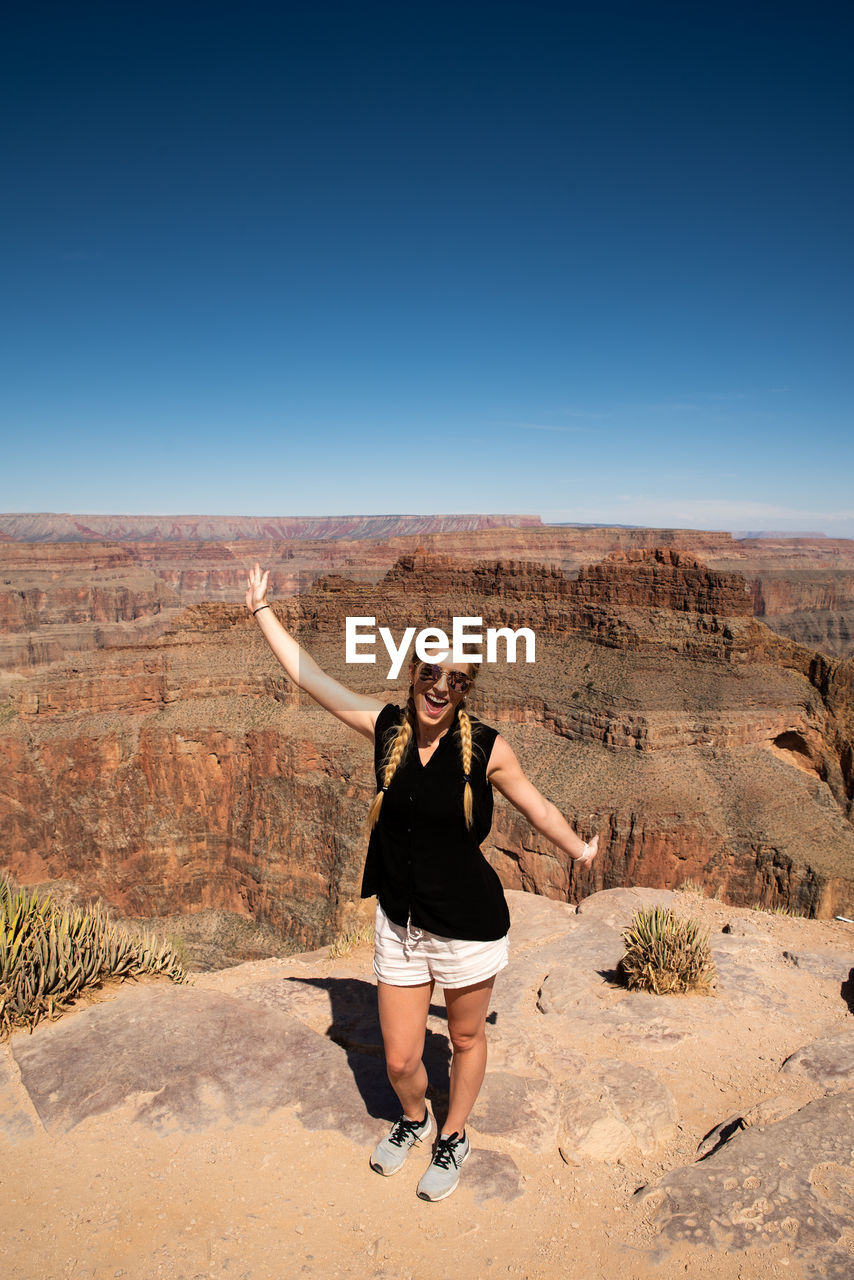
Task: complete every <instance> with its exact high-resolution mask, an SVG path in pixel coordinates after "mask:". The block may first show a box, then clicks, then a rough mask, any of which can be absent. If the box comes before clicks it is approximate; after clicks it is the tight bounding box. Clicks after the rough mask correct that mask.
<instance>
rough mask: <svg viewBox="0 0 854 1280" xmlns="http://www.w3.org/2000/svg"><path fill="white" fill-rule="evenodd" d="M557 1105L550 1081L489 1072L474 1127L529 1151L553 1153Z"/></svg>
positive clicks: (476, 1112)
mask: <svg viewBox="0 0 854 1280" xmlns="http://www.w3.org/2000/svg"><path fill="white" fill-rule="evenodd" d="M558 1102H559V1096H558V1091H557V1089H556V1088H555V1086H554V1084H553V1083H552V1082H551V1081H550V1080H543V1079H537V1078H535V1077H526V1076H516V1075H513V1074H511V1073H510V1072H509V1071H487V1073H486V1077H485V1079H484V1082H483V1087H482V1089H481V1091H480V1095H479V1097H478V1099H477V1102H476V1103H475V1105H474V1109H473V1110H472V1113H471V1123H472V1125H473V1126H474V1128H475V1129H477V1130H478V1131H479V1132H480V1133H490V1134H496V1135H500V1136H501V1137H502V1138H505V1139H507V1140H508V1141H509V1142H512V1143H514V1144H516V1145H518V1146H520V1147H524V1148H525V1149H526V1150H529V1151H535V1152H546V1151H554V1148H555V1140H556V1136H557V1128H558V1118H559V1105H558Z"/></svg>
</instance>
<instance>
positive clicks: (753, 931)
mask: <svg viewBox="0 0 854 1280" xmlns="http://www.w3.org/2000/svg"><path fill="white" fill-rule="evenodd" d="M721 933H726V934H732V936H733V937H735V938H757V939H760V938H761V939H762V940H763V941H764V940H765V939H767V937H768V934H767V933H766V932H765V930H764V929H762V928H760V926H759V925H758V924H757V923H756V921H755V920H729V921H728V922H727V923H726V924H725V925H724V927H723V928H722V929H721Z"/></svg>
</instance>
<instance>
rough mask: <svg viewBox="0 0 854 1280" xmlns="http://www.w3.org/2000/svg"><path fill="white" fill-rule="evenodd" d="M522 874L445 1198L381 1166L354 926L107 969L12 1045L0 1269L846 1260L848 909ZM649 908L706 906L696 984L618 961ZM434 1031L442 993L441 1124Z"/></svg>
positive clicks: (853, 1160)
mask: <svg viewBox="0 0 854 1280" xmlns="http://www.w3.org/2000/svg"><path fill="white" fill-rule="evenodd" d="M509 898H510V902H511V914H512V918H513V927H512V931H511V939H512V959H511V963H510V966H509V968H508V969H507V970H505V971H504V972H503V973H502V974H501V975H500V977H499V978H498V980H497V983H496V989H495V994H494V1000H493V1005H492V1012H491V1014H490V1018H489V1021H490V1024H491V1025H490V1028H489V1037H490V1046H491V1047H490V1063H489V1069H488V1073H487V1077H486V1081H485V1084H484V1088H483V1091H482V1093H481V1096H480V1098H479V1099H478V1102H477V1105H476V1107H475V1110H474V1112H473V1114H472V1117H471V1121H470V1126H469V1127H470V1133H471V1137H472V1139H473V1154H472V1158H471V1160H470V1161H469V1162H468V1163H467V1165H466V1167H465V1170H464V1173H463V1179H462V1182H461V1185H460V1188H459V1190H458V1192H457V1194H456V1195H455V1196H454V1197H453V1198H452V1199H451V1200H450V1201H447V1202H443V1204H442V1205H441V1206H437V1205H427V1204H424V1203H423V1202H420V1201H419V1200H417V1199H416V1197H415V1195H414V1186H415V1182H416V1181H417V1179H418V1177H419V1176H420V1173H421V1172H422V1169H423V1166H424V1164H425V1162H426V1159H427V1153H426V1152H420V1151H417V1152H415V1153H413V1155H412V1157H411V1158H410V1161H409V1163H408V1164H407V1166H406V1168H405V1169H404V1171H403V1173H402V1176H401V1177H400V1178H396V1179H394V1180H393V1182H392V1181H388V1180H382V1179H379V1178H378V1177H377V1176H376V1175H375V1174H374V1173H372V1172H371V1170H370V1169H369V1167H368V1163H367V1151H368V1150H369V1149H370V1147H371V1146H372V1145H373V1143H374V1142H375V1141H376V1140H377V1139H378V1137H379V1136H380V1135H381V1134H382V1133H383V1131H384V1130H385V1129H386V1127H387V1125H388V1122H389V1120H390V1119H392V1118H393V1117H394V1116H395V1114H396V1106H395V1099H394V1096H393V1094H392V1093H391V1091H390V1089H389V1087H388V1085H387V1083H386V1081H385V1077H384V1071H383V1066H382V1059H381V1043H380V1037H379V1032H378V1028H377V1021H376V993H375V990H374V983H373V978H372V974H371V965H370V951H369V948H367V947H365V946H363V947H361V948H357V949H356V950H354V951H353V952H351V953H350V954H349V955H348V956H345V957H343V958H338V959H331V958H330V957H329V955H328V953H327V952H315V953H313V954H310V955H301V956H294V957H289V958H287V959H285V960H267V961H261V962H256V963H253V964H245V965H241V966H237V967H235V968H232V969H228V970H224V971H221V972H220V973H218V974H206V975H203V976H199V977H198V978H197V980H196V982H195V984H194V985H193V986H191V987H170V986H166V985H161V984H156V983H152V984H149V985H145V986H142V987H137V988H134V987H123V988H119V989H117V990H115V991H113V992H111V993H109V997H110V998H108V999H105V1000H102V1001H101V1002H99V1003H96V1004H93V1005H91V1006H90V1007H88V1008H86V1009H82V1010H79V1011H77V1012H74V1013H72V1014H70V1015H67V1016H66V1017H65V1018H63V1019H62V1021H61V1022H59V1023H57V1024H47V1025H42V1026H40V1027H38V1028H37V1029H36V1031H35V1032H34V1034H32V1035H31V1036H28V1035H25V1034H17V1035H15V1036H14V1037H13V1039H12V1041H11V1042H10V1044H7V1045H5V1046H3V1053H2V1057H0V1142H2V1146H3V1166H2V1167H3V1169H4V1174H5V1178H4V1183H5V1187H6V1191H5V1193H4V1216H5V1218H6V1230H5V1232H4V1237H5V1240H4V1251H5V1271H6V1274H8V1275H10V1276H17V1277H24V1276H27V1277H30V1276H34V1275H36V1274H38V1275H39V1276H44V1277H48V1276H57V1277H58V1276H60V1275H63V1276H73V1277H75V1278H81V1280H82V1277H101V1276H124V1277H126V1278H128V1280H130V1278H132V1277H139V1278H140V1280H142V1278H143V1277H145V1278H146V1280H148V1278H149V1277H152V1276H157V1275H163V1276H168V1277H170V1278H171V1277H174V1280H181V1277H186V1278H187V1280H190V1277H193V1278H200V1277H202V1276H205V1277H207V1276H239V1277H241V1278H242V1280H267V1278H268V1277H270V1278H272V1277H276V1278H278V1277H280V1276H281V1275H282V1274H289V1275H298V1274H309V1275H315V1276H318V1277H321V1276H322V1277H329V1276H342V1277H344V1276H350V1277H354V1278H355V1277H368V1276H370V1277H380V1276H383V1277H389V1278H390V1277H401V1278H403V1277H420V1276H425V1277H426V1276H427V1275H431V1276H436V1275H445V1274H448V1275H450V1274H459V1272H458V1271H456V1272H455V1271H454V1270H453V1267H454V1261H453V1260H454V1258H455V1257H456V1258H457V1259H458V1258H459V1256H460V1251H464V1252H465V1257H466V1260H467V1262H466V1268H465V1270H464V1273H465V1274H467V1275H479V1276H488V1275H498V1274H501V1275H506V1274H508V1273H510V1274H516V1275H518V1276H527V1277H529V1280H533V1278H534V1277H543V1278H545V1277H552V1276H554V1275H557V1274H576V1275H581V1276H585V1277H586V1276H588V1275H589V1276H593V1275H596V1276H600V1275H602V1276H608V1277H611V1276H613V1275H617V1274H619V1275H622V1276H625V1277H637V1278H643V1280H645V1278H646V1277H649V1276H652V1274H653V1273H654V1274H655V1275H656V1277H658V1278H659V1280H661V1278H664V1280H669V1278H670V1277H675V1276H677V1275H684V1274H685V1272H686V1271H689V1272H691V1273H693V1274H698V1273H700V1272H702V1273H703V1274H704V1275H711V1276H713V1277H716V1278H717V1280H729V1278H730V1277H731V1278H732V1280H735V1277H741V1278H742V1280H754V1278H755V1280H759V1277H768V1276H770V1275H772V1274H773V1275H777V1274H783V1273H785V1274H786V1275H787V1276H792V1277H804V1278H812V1277H818V1276H823V1277H826V1278H835V1280H843V1278H846V1280H847V1278H850V1276H851V1274H852V1257H854V1254H852V1244H854V1197H852V1194H851V1193H852V1190H854V1094H852V1092H851V1085H852V1080H854V1024H852V1019H851V1010H852V1007H854V969H852V968H851V967H850V966H851V960H852V957H851V937H852V929H851V926H849V925H845V924H843V923H838V922H831V921H828V922H821V921H807V920H799V919H791V918H786V917H781V916H776V915H772V914H765V913H758V912H751V911H748V910H740V909H737V908H731V907H725V906H723V905H722V904H720V903H717V902H714V901H711V900H707V899H703V898H701V897H699V896H698V895H695V894H686V893H679V894H672V893H669V892H667V891H663V890H646V889H615V890H608V891H605V892H601V893H597V894H594V895H593V896H591V897H589V898H587V899H586V900H585V901H584V902H583V903H582V904H581V906H580V907H579V908H578V910H576V909H575V908H574V907H572V906H569V905H567V904H565V903H558V902H552V901H549V900H547V899H543V898H539V897H536V896H533V895H529V894H523V893H510V894H509ZM650 903H657V904H672V905H674V907H675V908H676V910H677V911H678V912H679V914H682V915H692V916H696V917H700V918H701V919H702V921H703V923H704V925H705V926H706V927H708V928H709V930H710V931H711V941H712V948H713V954H714V958H715V962H716V967H717V974H718V978H717V985H716V987H715V990H714V992H713V994H712V995H711V996H708V997H701V996H685V997H655V996H651V995H646V994H640V993H629V992H627V991H626V990H625V989H623V988H622V987H620V986H619V985H618V984H617V983H616V981H615V967H616V965H617V962H618V960H619V958H620V955H621V954H622V941H621V930H622V928H623V927H624V926H625V925H626V924H627V923H628V922H629V920H630V918H631V915H632V913H633V911H634V910H635V909H637V907H638V906H640V905H643V904H650ZM446 1031H447V1028H446V1023H445V1017H444V1007H443V1004H442V1001H441V997H440V996H439V993H438V992H437V993H436V997H435V1001H434V1003H433V1005H431V1009H430V1019H429V1025H428V1032H427V1042H426V1048H425V1062H426V1064H427V1066H428V1072H429V1076H430V1100H431V1105H432V1108H433V1111H434V1114H435V1115H436V1117H437V1119H438V1120H439V1122H440V1123H441V1121H442V1118H443V1108H444V1105H445V1101H446V1096H447V1073H448V1063H449V1056H450V1054H449V1046H448V1039H447V1034H446ZM283 1266H284V1267H285V1270H284V1271H283V1270H282V1268H283ZM769 1268H770V1269H769ZM780 1268H786V1270H785V1272H783V1271H782V1270H780Z"/></svg>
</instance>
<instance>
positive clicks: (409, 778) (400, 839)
mask: <svg viewBox="0 0 854 1280" xmlns="http://www.w3.org/2000/svg"><path fill="white" fill-rule="evenodd" d="M403 714H404V713H403V711H402V709H401V708H400V707H395V706H386V707H384V708H383V709H382V711H381V712H380V714H379V716H378V717H377V723H376V730H375V733H376V738H375V746H374V768H375V770H376V774H377V788H378V789H379V788H380V787H382V768H381V766H382V762H383V759H384V757H385V754H386V750H387V748H388V744H389V740H393V738H394V734H395V732H396V730H397V728H398V726H399V725H400V722H401V719H402V716H403ZM470 719H471V727H472V761H471V779H470V781H471V789H472V797H473V801H474V805H473V818H474V826H473V828H472V830H469V829H468V828H467V827H466V821H465V816H464V813H463V788H464V786H465V779H464V777H463V762H462V753H461V750H460V738H459V730H458V727H457V716H456V715H455V716H454V722H453V724H452V725H451V728H450V729H449V730H448V732H447V733H446V734H445V735H444V736H443V737H442V738H441V739H440V740H439V745H438V746H437V747H436V750H435V752H434V753H433V756H432V757H431V759H430V760H429V761H428V762H427V764H422V763H421V758H420V756H419V754H418V748H417V746H416V743H415V738H414V735H413V737H412V738H411V739H410V741H409V745H408V747H407V749H406V752H405V754H404V757H403V759H402V760H401V762H400V764H399V765H398V766H397V769H396V770H395V774H394V777H393V778H392V780H391V784H390V786H389V789H388V791H387V792H386V794H385V798H384V800H383V803H382V809H381V810H380V817H379V820H378V822H377V825H376V826H375V827H374V829H373V831H372V833H371V840H370V844H369V846H368V856H367V860H366V862H365V870H364V875H363V877H362V897H363V898H368V897H371V895H373V894H376V895H377V896H378V898H379V901H380V904H381V906H382V908H383V910H384V911H385V913H386V915H387V916H388V918H389V919H390V920H393V921H394V923H395V924H397V925H400V926H401V927H402V928H406V923H407V919H409V918H410V916H411V919H412V926H413V928H416V929H427V930H428V931H429V932H430V933H436V934H438V935H439V936H440V937H443V938H459V939H461V940H462V939H469V940H472V941H476V942H492V941H495V940H497V939H498V938H503V937H504V935H505V933H506V932H507V930H508V929H509V927H510V913H509V911H508V910H507V902H506V900H505V898H504V890H503V889H502V887H501V881H500V880H499V878H498V875H497V874H496V872H495V871H494V870H493V868H492V867H491V866H490V865H489V863H488V862H487V860H486V858H485V857H484V856H483V853H482V852H481V849H480V845H481V842H482V841H483V840H485V839H486V837H487V835H488V834H489V828H490V827H491V825H492V787H491V786H490V785H489V783H488V782H487V780H486V766H487V763H488V761H489V755H490V752H491V751H492V745H493V743H494V742H495V739H496V738H497V737H498V730H497V729H492V728H490V727H489V726H488V725H485V724H482V723H481V722H480V721H479V720H475V719H474V717H470Z"/></svg>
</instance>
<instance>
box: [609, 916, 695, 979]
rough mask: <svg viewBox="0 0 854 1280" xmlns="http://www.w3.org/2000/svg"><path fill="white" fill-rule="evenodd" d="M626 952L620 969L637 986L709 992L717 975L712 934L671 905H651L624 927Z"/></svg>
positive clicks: (621, 973)
mask: <svg viewBox="0 0 854 1280" xmlns="http://www.w3.org/2000/svg"><path fill="white" fill-rule="evenodd" d="M623 941H624V942H625V944H626V952H625V955H624V956H623V958H622V960H621V961H620V963H619V965H618V972H619V974H620V976H621V977H622V979H623V980H624V981H625V983H626V985H627V986H628V987H630V988H632V989H633V990H639V991H653V992H655V994H656V995H670V994H672V993H674V992H680V991H698V992H703V993H705V994H708V993H709V991H710V990H711V986H712V982H713V981H714V978H715V965H714V961H713V960H712V956H711V952H710V951H709V936H708V934H707V933H702V932H701V930H700V925H699V924H698V922H697V921H696V920H683V919H681V918H680V917H679V916H677V915H676V913H675V912H673V911H671V910H670V908H669V907H667V908H663V907H648V908H645V909H644V910H642V911H638V912H636V913H635V915H634V916H633V917H632V923H631V925H630V926H629V928H628V929H624V930H623Z"/></svg>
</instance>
